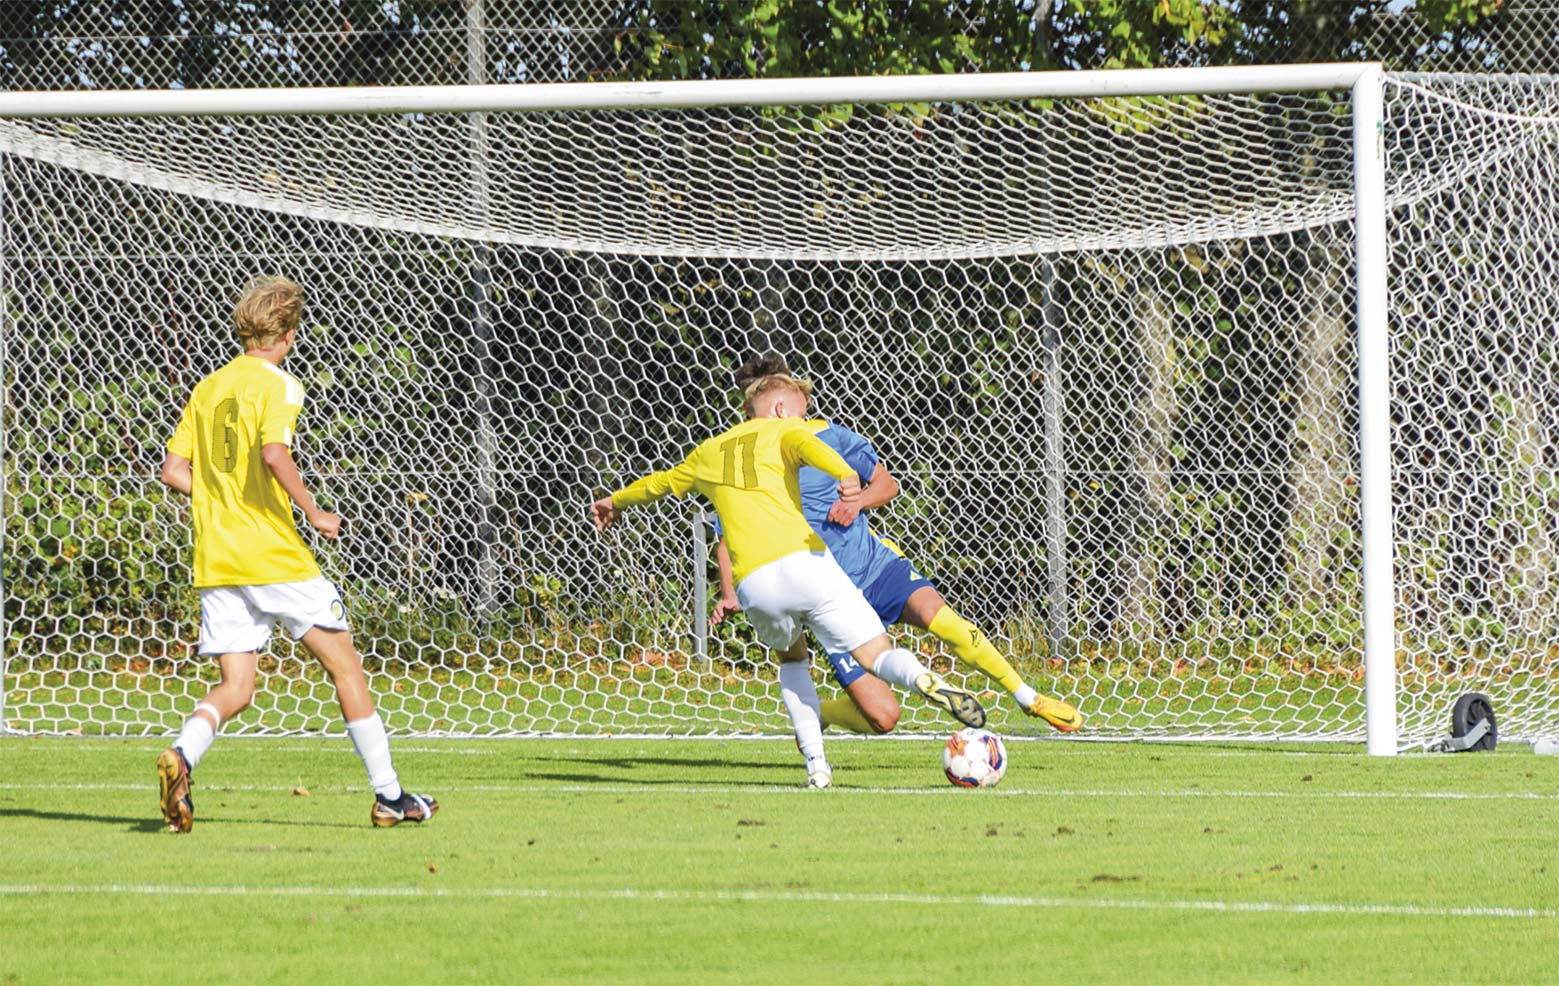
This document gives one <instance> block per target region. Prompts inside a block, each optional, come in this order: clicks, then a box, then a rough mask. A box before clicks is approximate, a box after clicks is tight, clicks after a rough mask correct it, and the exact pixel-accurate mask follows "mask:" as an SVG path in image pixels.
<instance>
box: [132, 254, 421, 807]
mask: <svg viewBox="0 0 1559 986" xmlns="http://www.w3.org/2000/svg"><path fill="white" fill-rule="evenodd" d="M302 312H303V289H302V288H300V287H298V285H296V284H294V283H293V282H292V281H289V280H287V279H286V278H284V277H262V278H257V279H255V280H253V281H251V282H250V283H249V285H248V287H247V288H246V289H245V291H244V294H243V297H242V298H240V299H239V302H238V305H237V307H236V308H235V309H234V311H233V318H234V321H235V322H236V323H237V327H238V330H237V335H238V342H239V344H240V345H241V346H243V348H244V352H243V355H241V356H235V357H234V358H233V360H232V362H230V363H228V364H227V365H226V366H224V367H222V368H221V369H220V370H217V371H216V372H215V373H212V374H210V375H209V376H207V377H206V378H205V379H203V380H201V381H200V383H198V384H196V385H195V391H194V393H193V394H191V395H190V399H189V403H188V404H186V405H185V406H184V413H183V414H182V415H181V416H180V417H179V424H178V427H177V429H176V430H175V431H174V433H173V438H172V439H170V440H169V442H168V454H167V457H166V458H164V459H163V463H162V481H163V482H164V483H166V484H167V485H168V486H170V487H172V488H173V489H175V490H177V491H178V492H180V493H183V494H184V495H186V496H188V497H190V500H191V503H190V513H191V515H192V516H193V518H194V525H195V588H196V589H198V590H199V591H200V653H201V654H202V655H206V654H214V655H216V657H217V666H218V668H219V669H220V670H221V673H222V681H221V683H220V684H218V685H217V686H216V687H215V688H213V689H211V691H210V692H208V693H207V694H206V697H205V698H204V699H202V700H201V701H200V702H199V704H197V705H196V706H195V712H194V714H193V715H191V716H190V717H189V719H187V720H185V723H184V728H183V730H181V731H180V733H179V738H178V739H177V740H175V741H174V744H173V745H172V746H170V747H168V748H167V749H166V750H163V751H162V753H161V754H159V755H158V757H157V776H158V779H159V781H160V786H161V796H162V816H163V818H164V819H165V820H166V821H167V823H168V828H169V829H171V830H173V831H174V832H188V831H189V830H190V828H191V826H193V825H194V823H195V806H194V801H193V799H192V798H191V795H190V774H191V773H192V772H193V771H194V769H195V767H196V766H197V765H198V764H199V763H200V760H201V758H202V757H203V756H205V753H206V751H207V750H209V749H210V748H211V744H212V743H213V742H214V741H215V740H216V734H217V731H218V730H220V729H221V728H222V723H223V722H225V721H227V720H228V719H231V718H232V717H233V716H235V715H237V714H238V713H239V712H242V711H243V710H244V709H246V708H248V706H249V702H250V700H251V699H252V698H253V697H254V679H255V669H256V667H257V665H258V663H259V650H260V649H261V648H262V647H264V646H265V645H266V643H267V642H268V641H269V640H270V638H271V629H272V625H273V624H275V623H276V622H278V621H280V622H281V624H282V626H283V627H285V628H286V630H287V632H288V633H289V634H291V635H292V638H293V639H294V640H301V641H302V642H303V645H304V646H305V647H307V648H308V649H309V651H310V652H311V653H313V655H314V656H315V657H317V658H318V659H319V662H320V664H322V665H324V667H325V670H326V672H328V673H329V674H330V678H331V680H332V681H333V682H335V686H336V699H337V701H338V702H340V704H341V715H342V717H343V718H345V719H346V731H347V735H348V736H350V737H351V738H352V745H353V746H354V747H356V748H357V755H358V756H359V757H361V758H362V760H363V766H364V767H365V768H366V769H367V771H368V781H369V784H370V785H372V787H373V789H374V803H373V808H372V810H371V811H370V813H369V818H370V820H371V821H372V822H373V824H374V825H377V826H379V827H381V828H382V827H387V826H391V825H396V824H399V823H401V822H423V821H427V820H428V819H429V818H432V817H433V814H434V813H435V812H436V811H438V802H437V801H435V800H434V799H433V798H430V797H428V796H427V795H423V794H412V793H410V792H408V791H403V790H402V789H401V785H400V781H399V780H398V779H397V777H396V774H395V767H394V765H393V764H392V763H391V761H390V741H389V739H388V737H387V736H386V735H385V731H384V723H383V722H382V721H381V720H380V719H379V715H378V713H376V712H375V711H374V705H373V699H372V698H370V697H369V694H368V680H367V678H366V677H365V676H364V675H363V662H362V659H361V658H360V657H358V654H357V651H356V649H354V648H353V646H352V634H351V631H350V630H349V629H348V627H347V620H346V610H345V609H344V608H343V607H342V605H341V595H340V593H338V592H337V591H336V587H335V586H334V585H332V584H331V583H330V581H329V580H327V579H325V578H323V577H322V576H321V575H320V571H319V565H318V564H317V563H316V562H315V561H314V555H313V554H312V553H311V552H310V551H309V549H308V546H307V545H305V544H304V543H303V539H302V538H301V537H299V536H298V529H297V527H296V526H295V525H294V523H293V518H292V506H293V505H294V504H296V505H297V507H298V509H299V510H301V511H303V516H304V517H305V518H306V519H307V520H308V522H309V524H311V525H312V526H313V527H314V529H315V530H317V531H319V533H320V534H322V535H324V536H325V537H327V538H334V537H336V536H337V534H338V533H339V532H340V530H341V518H340V517H338V516H336V515H335V514H333V513H329V512H327V511H324V510H321V509H320V508H319V506H318V505H317V504H315V502H314V498H313V497H312V496H310V495H309V491H308V488H307V487H306V486H304V484H303V477H302V476H301V475H299V473H298V467H297V465H296V464H295V463H294V462H293V461H292V437H293V428H294V427H295V426H296V424H297V420H298V412H299V411H301V410H302V409H303V385H302V384H301V383H299V382H298V380H297V378H296V377H294V376H292V375H291V374H289V373H286V372H284V371H283V370H282V369H281V361H282V360H283V359H284V358H286V356H287V354H288V352H290V351H291V350H292V347H293V343H294V342H295V341H296V339H297V334H298V319H299V317H300V316H301V315H302ZM289 501H290V502H289Z"/></svg>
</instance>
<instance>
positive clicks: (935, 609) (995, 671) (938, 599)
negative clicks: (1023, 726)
mask: <svg viewBox="0 0 1559 986" xmlns="http://www.w3.org/2000/svg"><path fill="white" fill-rule="evenodd" d="M899 622H901V623H908V624H909V625H911V626H917V627H920V628H921V629H923V630H929V631H931V633H933V634H934V635H936V637H937V638H938V639H940V640H941V641H942V642H943V643H945V644H946V645H947V646H948V647H949V648H951V649H952V651H953V653H954V654H955V655H956V656H957V657H958V659H959V660H960V661H966V662H968V663H970V664H973V665H974V666H975V667H977V668H979V669H980V670H981V671H984V672H985V673H986V674H987V675H989V676H990V677H991V678H993V679H994V680H995V681H997V682H998V683H999V684H1000V685H1001V686H1002V687H1003V688H1005V689H1007V691H1008V692H1009V693H1011V695H1012V697H1013V699H1014V700H1015V701H1016V702H1017V703H1018V705H1019V706H1021V707H1022V709H1023V711H1024V712H1027V713H1028V714H1029V715H1031V716H1037V717H1038V718H1041V719H1043V720H1045V721H1046V722H1048V723H1050V725H1052V726H1054V727H1055V728H1056V729H1059V730H1060V731H1061V732H1063V733H1071V732H1076V731H1077V730H1078V729H1079V728H1081V727H1082V724H1083V717H1082V715H1081V714H1080V713H1079V712H1078V711H1077V709H1075V708H1074V707H1072V706H1071V705H1070V704H1068V703H1066V702H1063V701H1061V700H1060V699H1056V698H1051V697H1050V696H1048V695H1041V694H1039V693H1038V692H1037V691H1035V690H1034V689H1033V688H1031V687H1030V686H1029V685H1028V684H1026V683H1025V682H1024V681H1023V676H1022V675H1020V674H1018V672H1017V669H1016V668H1014V667H1013V666H1012V664H1011V663H1009V662H1008V660H1007V659H1006V658H1005V657H1003V656H1002V654H1001V652H1000V651H998V650H997V649H996V647H995V645H993V644H992V643H991V641H990V638H989V637H987V636H986V635H985V634H984V633H982V632H981V631H980V628H979V627H977V626H975V625H974V624H973V623H970V622H969V621H968V620H966V619H964V618H963V617H962V616H960V615H959V614H958V612H957V611H956V610H954V609H953V607H951V606H949V605H947V600H945V599H943V598H942V594H941V593H940V592H938V591H937V590H936V587H935V586H932V585H930V584H922V585H921V586H919V587H918V588H916V589H915V591H914V592H912V593H911V594H910V596H909V599H908V600H907V601H906V602H905V603H904V611H903V612H902V613H901V614H900V616H899Z"/></svg>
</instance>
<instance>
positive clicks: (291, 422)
mask: <svg viewBox="0 0 1559 986" xmlns="http://www.w3.org/2000/svg"><path fill="white" fill-rule="evenodd" d="M302 409H303V385H302V384H301V383H299V382H298V380H297V378H295V377H294V376H292V374H290V373H287V372H285V371H284V370H282V369H281V368H280V367H278V366H276V365H274V364H272V363H270V362H268V361H266V360H263V359H260V358H259V357H258V356H238V357H235V358H234V359H233V361H232V362H231V363H228V364H227V365H226V366H224V367H222V368H221V369H220V370H217V371H216V372H215V373H212V374H210V375H209V376H207V377H206V378H205V379H204V380H202V381H200V383H198V384H196V385H195V391H194V393H192V394H191V395H190V399H189V403H188V404H186V405H185V406H184V413H183V414H182V415H180V416H179V424H178V427H177V428H176V429H175V430H174V432H173V437H172V438H171V439H169V441H168V451H169V452H171V453H173V454H174V455H177V456H180V457H181V458H185V459H188V460H189V461H190V465H191V470H192V472H193V474H194V486H193V489H192V490H191V491H190V501H191V503H190V513H191V516H192V517H193V518H194V524H195V587H196V588H197V589H206V588H211V587H213V586H223V585H227V586H235V585H272V584H275V583H277V582H301V581H304V580H306V579H312V578H316V577H318V575H319V565H318V564H317V563H316V562H315V561H314V555H313V554H312V553H311V552H310V551H309V549H308V546H307V545H305V544H304V543H303V539H302V538H301V537H299V536H298V529H297V526H296V525H295V524H294V523H293V519H292V500H291V498H290V497H288V496H287V491H286V490H284V489H282V486H281V484H280V483H278V482H277V481H276V476H275V475H274V474H272V472H271V470H270V467H268V466H267V465H266V464H265V462H264V460H263V459H261V457H260V451H261V449H263V448H264V447H265V446H267V445H272V444H276V445H285V446H287V447H288V448H291V447H292V437H293V429H294V428H295V427H296V426H297V421H298V412H299V411H301V410H302Z"/></svg>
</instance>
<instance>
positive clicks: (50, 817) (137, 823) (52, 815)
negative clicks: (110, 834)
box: [0, 808, 367, 832]
mask: <svg viewBox="0 0 1559 986" xmlns="http://www.w3.org/2000/svg"><path fill="white" fill-rule="evenodd" d="M5 818H36V819H40V820H42V821H47V822H93V823H95V824H98V825H124V826H127V827H128V828H129V830H130V831H131V832H163V831H166V830H167V828H168V826H167V823H166V822H164V821H162V820H161V819H158V818H128V817H125V816H123V815H91V814H88V813H86V812H78V811H39V810H37V809H36V808H0V819H5ZM195 821H196V823H197V824H202V823H203V824H207V825H296V826H302V827H304V828H332V829H357V828H366V827H367V826H365V825H348V824H346V823H345V822H302V821H296V820H286V821H284V820H281V819H276V818H226V817H218V818H211V817H207V816H196V819H195Z"/></svg>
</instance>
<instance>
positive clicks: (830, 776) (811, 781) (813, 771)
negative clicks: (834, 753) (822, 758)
mask: <svg viewBox="0 0 1559 986" xmlns="http://www.w3.org/2000/svg"><path fill="white" fill-rule="evenodd" d="M833 782H834V771H833V768H831V767H829V766H828V765H827V764H824V765H822V766H821V767H815V766H814V767H808V768H807V782H806V783H805V784H804V785H802V786H803V787H805V788H807V789H808V790H811V791H821V790H822V789H823V788H825V787H828V786H829V785H830V784H832V783H833Z"/></svg>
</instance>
